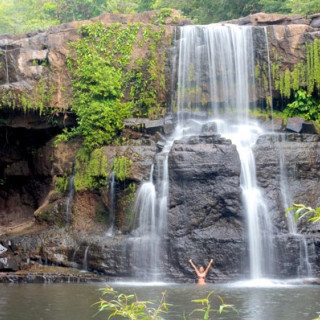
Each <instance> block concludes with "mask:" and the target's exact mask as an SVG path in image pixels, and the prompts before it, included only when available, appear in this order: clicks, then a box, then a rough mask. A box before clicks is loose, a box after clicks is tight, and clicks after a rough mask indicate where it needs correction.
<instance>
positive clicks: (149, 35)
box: [128, 26, 166, 119]
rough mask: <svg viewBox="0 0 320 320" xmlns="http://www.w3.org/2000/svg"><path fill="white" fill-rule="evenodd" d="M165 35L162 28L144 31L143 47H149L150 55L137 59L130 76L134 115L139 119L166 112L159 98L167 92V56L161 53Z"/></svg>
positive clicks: (154, 116)
mask: <svg viewBox="0 0 320 320" xmlns="http://www.w3.org/2000/svg"><path fill="white" fill-rule="evenodd" d="M164 33H165V30H164V29H163V28H162V27H161V28H159V27H155V26H147V27H145V28H144V29H143V40H142V41H141V46H147V48H148V52H149V55H148V56H147V57H145V58H143V59H141V58H138V59H136V60H135V66H134V67H133V69H132V70H131V72H130V73H129V74H128V77H129V79H128V82H130V83H132V86H131V89H130V96H131V98H132V101H133V105H134V113H135V115H136V116H139V117H140V116H142V117H143V116H144V117H149V118H153V119H154V118H157V117H159V116H160V115H165V112H166V109H165V107H164V106H163V102H161V99H160V98H161V97H160V96H159V95H160V94H161V93H163V92H165V91H166V83H165V70H164V68H165V56H164V53H161V51H160V47H161V43H162V40H163V37H164ZM162 98H163V97H162ZM163 100H164V99H163Z"/></svg>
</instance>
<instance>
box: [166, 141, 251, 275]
mask: <svg viewBox="0 0 320 320" xmlns="http://www.w3.org/2000/svg"><path fill="white" fill-rule="evenodd" d="M169 168H170V174H169V176H170V206H169V207H170V209H169V217H168V220H169V221H168V223H169V229H168V238H169V240H168V250H169V253H168V259H169V263H170V264H171V268H172V270H171V271H170V273H171V274H173V275H174V277H175V278H181V279H183V278H185V274H188V277H190V271H191V269H190V265H189V262H188V260H189V259H190V258H192V259H193V260H194V261H195V263H197V264H198V265H199V264H200V265H201V264H204V263H207V262H208V261H207V260H209V259H210V258H213V259H214V261H215V262H214V271H213V273H211V278H215V277H218V278H220V279H222V278H224V277H233V276H235V275H239V274H240V269H241V266H242V261H243V260H242V259H243V258H244V256H245V244H244V239H243V223H242V216H241V208H240V206H241V205H240V197H241V191H240V179H239V177H240V160H239V157H238V154H237V151H236V148H235V146H234V145H232V144H231V142H230V141H228V140H225V139H222V138H219V136H217V135H212V136H211V137H206V138H203V137H202V138H201V137H200V138H199V137H193V138H189V139H186V140H182V141H176V142H175V143H174V145H173V147H172V150H171V153H170V156H169ZM231 252H232V254H230V253H231ZM204 258H205V259H207V260H206V261H203V259H204Z"/></svg>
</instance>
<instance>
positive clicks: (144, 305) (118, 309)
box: [95, 286, 168, 320]
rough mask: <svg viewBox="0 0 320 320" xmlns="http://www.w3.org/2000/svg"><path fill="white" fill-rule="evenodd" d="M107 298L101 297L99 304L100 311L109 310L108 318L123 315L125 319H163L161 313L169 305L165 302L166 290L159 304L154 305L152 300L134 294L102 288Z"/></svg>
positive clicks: (166, 309) (165, 310)
mask: <svg viewBox="0 0 320 320" xmlns="http://www.w3.org/2000/svg"><path fill="white" fill-rule="evenodd" d="M102 294H103V296H105V298H103V297H102V298H100V301H98V302H96V303H95V304H96V305H98V308H99V312H101V311H108V312H109V316H108V319H111V318H114V317H122V318H124V319H131V320H136V319H141V320H148V319H151V320H162V319H164V318H163V317H161V314H164V313H167V311H168V305H167V303H166V302H165V292H164V293H162V297H161V299H160V301H159V302H158V306H157V307H155V306H154V302H152V301H140V300H138V298H137V296H136V295H134V294H131V295H126V294H123V293H121V294H119V293H118V292H117V291H115V290H114V289H113V288H110V287H108V286H107V287H106V288H105V289H102Z"/></svg>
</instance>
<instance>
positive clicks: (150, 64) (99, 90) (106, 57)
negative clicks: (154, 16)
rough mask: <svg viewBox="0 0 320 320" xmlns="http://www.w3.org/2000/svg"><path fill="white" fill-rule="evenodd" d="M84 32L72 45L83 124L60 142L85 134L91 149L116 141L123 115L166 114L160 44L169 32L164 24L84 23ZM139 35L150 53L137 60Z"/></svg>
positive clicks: (77, 110) (79, 116) (77, 107)
mask: <svg viewBox="0 0 320 320" xmlns="http://www.w3.org/2000/svg"><path fill="white" fill-rule="evenodd" d="M170 12H171V10H170ZM167 14H168V11H165V12H164V15H165V16H167ZM139 32H140V33H139ZM81 33H82V35H83V37H82V38H81V39H80V40H79V41H77V42H75V43H73V44H72V50H73V55H72V57H73V58H69V59H68V66H69V69H70V71H71V74H72V78H73V80H72V91H73V100H72V110H73V111H74V112H75V113H76V115H77V120H78V126H77V127H76V128H73V129H72V130H71V131H69V132H67V131H65V132H64V133H63V135H62V136H60V137H59V139H58V141H65V140H66V139H67V138H68V137H74V136H77V135H78V136H82V137H83V138H84V140H83V145H84V147H85V148H86V149H87V151H88V152H90V151H92V150H93V149H94V148H98V147H100V146H102V145H104V144H110V143H112V142H114V141H115V139H116V137H117V136H118V135H119V133H120V132H121V130H122V128H123V119H124V118H127V117H131V116H133V114H134V115H135V116H149V117H150V118H151V117H152V118H156V117H158V116H159V115H163V114H164V112H165V108H164V106H163V105H162V104H163V102H161V101H164V98H165V97H164V95H163V93H164V92H165V90H166V85H165V71H164V65H165V61H164V60H165V57H164V53H162V52H160V51H159V48H160V47H161V44H162V43H163V39H164V36H165V32H164V28H163V27H158V26H150V25H149V26H143V25H142V24H140V23H136V24H128V25H122V24H119V23H115V24H111V25H109V26H107V27H105V26H103V25H102V24H101V23H92V24H89V25H86V26H83V27H82V28H81ZM138 34H139V37H140V39H141V40H140V41H139V44H140V46H143V47H144V48H143V49H144V50H145V51H146V55H145V57H144V58H143V59H140V58H137V59H135V60H134V58H133V56H132V54H133V44H134V43H136V41H137V36H138ZM161 94H162V96H160V95H161ZM129 99H131V100H129Z"/></svg>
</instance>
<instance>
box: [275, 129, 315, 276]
mask: <svg viewBox="0 0 320 320" xmlns="http://www.w3.org/2000/svg"><path fill="white" fill-rule="evenodd" d="M278 140H279V141H278V142H277V147H278V150H277V151H278V154H279V166H280V191H281V198H282V203H283V208H284V210H286V209H287V208H289V207H291V206H292V203H293V199H292V195H291V190H290V183H289V181H288V170H287V166H286V156H285V152H284V148H283V147H282V144H283V143H284V142H285V141H286V136H285V135H279V136H278ZM287 223H288V229H289V233H291V234H292V236H294V237H295V238H296V239H297V242H298V243H299V265H298V266H297V275H298V276H299V277H312V265H311V263H310V258H309V250H308V245H307V240H306V238H305V237H304V236H303V235H302V234H300V233H299V232H298V227H297V223H296V222H295V220H294V213H293V212H289V214H288V215H287Z"/></svg>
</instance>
